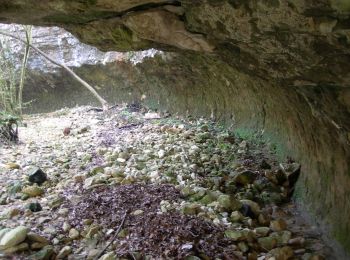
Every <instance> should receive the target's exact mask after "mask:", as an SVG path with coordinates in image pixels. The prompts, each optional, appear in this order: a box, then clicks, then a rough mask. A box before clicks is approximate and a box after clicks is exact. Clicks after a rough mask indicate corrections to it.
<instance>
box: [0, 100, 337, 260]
mask: <svg viewBox="0 0 350 260" xmlns="http://www.w3.org/2000/svg"><path fill="white" fill-rule="evenodd" d="M25 121H26V123H27V127H20V129H19V138H20V142H19V144H17V145H12V146H5V145H3V146H2V147H1V148H0V152H1V158H0V180H1V181H0V192H1V193H0V196H1V197H0V204H1V205H0V212H1V216H0V218H1V229H0V252H1V255H0V258H1V259H2V258H4V259H28V257H29V256H30V258H31V259H55V257H57V258H56V259H67V258H68V259H96V258H98V257H99V256H100V255H103V256H101V258H99V259H105V260H106V259H313V260H316V259H334V257H333V255H332V251H331V249H330V248H329V247H327V246H326V244H325V243H324V242H323V241H322V240H321V238H320V237H321V234H320V233H319V231H318V229H317V228H316V227H314V226H312V225H309V224H308V223H307V222H306V221H304V219H303V218H302V217H301V216H300V213H299V211H298V210H297V209H296V206H295V205H294V203H293V202H292V201H291V199H290V198H291V195H292V193H293V186H294V184H295V182H296V179H297V177H298V175H299V173H300V165H299V164H298V163H297V162H293V161H292V160H291V159H288V160H286V161H284V162H279V161H278V160H277V159H276V156H275V154H274V153H273V151H272V150H273V149H272V147H271V145H270V144H269V143H266V142H264V141H263V140H262V139H261V138H260V137H258V136H255V137H250V138H247V139H244V138H243V136H242V135H239V134H237V133H234V131H230V130H227V129H225V128H224V127H223V126H221V125H219V124H217V123H213V122H210V121H206V120H204V119H196V120H194V119H191V118H187V119H182V118H178V117H171V116H169V115H160V114H157V113H155V112H149V111H147V110H145V109H144V108H135V107H133V108H131V107H122V106H121V107H117V108H115V109H114V110H113V111H109V112H108V113H99V112H96V111H94V110H93V109H91V108H90V107H78V108H74V109H63V110H59V111H56V112H53V113H50V114H40V115H31V116H27V118H26V119H25ZM124 216H125V219H124ZM123 220H125V221H123ZM117 230H118V231H119V232H118V231H117ZM117 232H118V233H117ZM115 233H117V234H115ZM109 242H111V244H110V245H109V246H108V248H107V249H105V250H103V249H104V248H105V247H106V246H107V245H108V243H109Z"/></svg>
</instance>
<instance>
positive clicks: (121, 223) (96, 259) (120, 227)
mask: <svg viewBox="0 0 350 260" xmlns="http://www.w3.org/2000/svg"><path fill="white" fill-rule="evenodd" d="M127 214H128V212H127V211H126V212H125V213H124V216H123V219H122V222H120V225H119V227H118V229H117V232H116V233H115V234H114V236H113V238H112V240H111V241H110V242H109V243H108V244H107V245H106V246H105V248H103V250H102V251H101V252H100V253H99V254H98V255H97V256H96V257H95V258H94V260H98V259H99V258H100V257H101V256H102V255H103V253H104V252H105V251H106V250H107V248H108V247H109V246H110V245H111V244H112V243H113V242H114V240H115V239H116V238H117V236H118V234H119V232H120V230H121V229H122V227H123V225H124V222H125V219H126V216H127Z"/></svg>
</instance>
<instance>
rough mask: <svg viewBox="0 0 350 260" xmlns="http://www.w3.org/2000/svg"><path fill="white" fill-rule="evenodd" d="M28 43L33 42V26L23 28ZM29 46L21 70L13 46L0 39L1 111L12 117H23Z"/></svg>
mask: <svg viewBox="0 0 350 260" xmlns="http://www.w3.org/2000/svg"><path fill="white" fill-rule="evenodd" d="M23 29H24V32H25V36H26V41H27V43H28V44H29V43H30V42H31V30H32V27H31V26H24V27H23ZM28 44H27V46H26V48H25V52H24V55H23V61H22V65H21V67H20V69H18V68H16V65H15V64H14V62H13V60H12V57H11V46H10V45H9V42H8V41H7V40H6V39H0V109H1V110H3V111H4V112H5V113H7V114H10V115H16V116H21V115H22V105H23V104H22V103H23V102H22V92H23V86H24V80H25V70H26V66H27V62H28V56H29V45H28Z"/></svg>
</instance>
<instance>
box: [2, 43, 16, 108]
mask: <svg viewBox="0 0 350 260" xmlns="http://www.w3.org/2000/svg"><path fill="white" fill-rule="evenodd" d="M0 47H1V50H0V108H1V109H2V110H3V111H4V112H6V113H9V114H13V115H15V114H17V112H18V102H17V82H18V74H17V72H16V69H15V67H14V65H13V64H12V63H11V61H10V57H9V53H10V52H9V46H8V45H7V43H6V42H5V41H0Z"/></svg>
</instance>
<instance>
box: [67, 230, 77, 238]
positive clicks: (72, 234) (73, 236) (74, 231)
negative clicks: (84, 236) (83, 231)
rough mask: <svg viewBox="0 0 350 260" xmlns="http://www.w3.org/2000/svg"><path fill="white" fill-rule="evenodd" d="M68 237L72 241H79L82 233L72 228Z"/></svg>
mask: <svg viewBox="0 0 350 260" xmlns="http://www.w3.org/2000/svg"><path fill="white" fill-rule="evenodd" d="M68 236H69V237H70V238H71V239H77V238H78V237H79V236H80V233H79V231H78V230H76V229H75V228H72V229H71V230H69V234H68Z"/></svg>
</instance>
